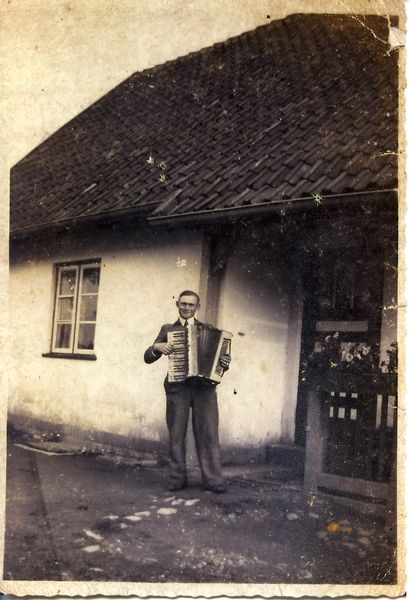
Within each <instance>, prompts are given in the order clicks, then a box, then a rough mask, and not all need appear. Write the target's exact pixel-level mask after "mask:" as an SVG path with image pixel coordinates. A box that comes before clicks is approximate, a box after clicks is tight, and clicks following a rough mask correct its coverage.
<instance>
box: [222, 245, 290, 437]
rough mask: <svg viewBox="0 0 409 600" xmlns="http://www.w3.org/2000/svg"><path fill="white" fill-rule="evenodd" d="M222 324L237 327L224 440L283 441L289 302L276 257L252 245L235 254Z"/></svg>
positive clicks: (225, 387)
mask: <svg viewBox="0 0 409 600" xmlns="http://www.w3.org/2000/svg"><path fill="white" fill-rule="evenodd" d="M221 296H222V297H221V310H220V313H219V321H218V327H220V328H223V329H226V330H228V331H230V332H232V333H233V336H234V337H233V341H232V357H233V360H232V364H231V367H230V370H229V371H228V372H227V373H226V374H225V375H224V379H223V381H222V383H221V385H220V386H219V390H218V395H219V410H220V437H221V443H222V445H223V444H226V443H227V444H232V445H244V446H249V447H262V446H264V445H265V444H266V443H269V442H274V441H279V440H280V436H281V421H282V412H283V405H284V402H285V389H286V349H287V337H288V320H289V303H288V296H287V293H286V292H285V291H284V290H283V286H282V273H281V272H280V267H279V266H278V265H276V264H274V259H273V258H271V257H270V258H269V259H268V260H267V261H266V260H263V259H262V258H261V259H260V260H257V248H256V247H254V248H252V249H251V251H250V248H249V246H248V245H246V246H244V247H243V248H241V249H239V250H238V251H237V252H236V253H235V254H234V256H232V257H231V258H230V259H229V262H228V268H227V273H226V277H225V280H224V282H223V285H222V291H221Z"/></svg>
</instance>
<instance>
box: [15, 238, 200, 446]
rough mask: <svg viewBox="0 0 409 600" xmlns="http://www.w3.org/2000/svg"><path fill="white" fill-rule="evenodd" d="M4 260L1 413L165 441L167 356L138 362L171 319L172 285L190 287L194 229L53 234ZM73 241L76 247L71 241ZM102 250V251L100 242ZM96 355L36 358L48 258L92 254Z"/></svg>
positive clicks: (44, 344) (196, 257)
mask: <svg viewBox="0 0 409 600" xmlns="http://www.w3.org/2000/svg"><path fill="white" fill-rule="evenodd" d="M52 246H53V250H52V255H51V256H47V253H46V251H45V250H44V251H43V250H39V249H36V250H34V249H33V250H32V251H30V250H28V251H27V256H30V257H31V258H27V259H26V260H21V259H20V260H19V264H16V262H15V261H12V262H11V270H10V299H11V302H10V333H11V336H12V339H13V340H14V341H13V343H12V344H11V357H10V369H9V374H10V376H9V377H10V398H9V411H10V412H11V413H14V414H20V415H27V416H32V417H35V418H36V419H41V420H46V421H50V422H52V423H64V424H68V425H71V426H72V427H74V428H75V427H79V428H81V429H88V430H90V431H106V432H112V433H115V434H120V435H126V436H132V437H136V438H143V439H148V440H163V439H166V430H165V397H164V391H163V379H164V377H165V374H166V370H167V369H166V368H167V364H166V360H165V359H164V358H162V359H161V360H160V361H158V362H157V363H154V364H153V365H146V364H145V363H144V361H143V353H144V351H145V349H146V348H147V347H148V346H149V345H150V344H151V343H152V342H153V340H154V338H155V337H156V335H157V333H158V332H159V329H160V326H161V325H162V324H163V323H165V322H173V321H174V320H175V319H176V318H177V310H176V306H175V301H176V299H177V296H178V294H179V292H180V291H182V290H183V289H186V288H189V289H190V288H192V289H194V290H195V289H198V286H199V279H200V255H201V247H202V240H201V236H200V235H199V234H196V233H192V232H179V233H177V234H176V233H174V234H167V235H165V234H162V233H161V234H158V233H155V234H151V233H149V234H146V235H145V236H142V235H141V234H140V233H139V234H138V235H135V234H129V235H128V236H124V235H118V236H115V235H108V236H107V235H106V234H105V235H104V236H103V238H102V237H101V239H100V240H99V241H98V239H97V238H96V237H95V234H93V235H90V237H89V239H87V237H86V236H85V237H83V238H82V240H81V245H79V243H78V242H76V241H75V240H74V239H71V238H68V237H67V238H60V239H59V240H58V241H56V243H55V244H53V245H52ZM80 246H81V247H80ZM101 247H103V251H102V252H101V250H100V248H101ZM98 257H100V258H101V259H102V262H101V281H100V293H99V299H98V315H97V328H96V339H95V354H96V355H97V361H95V362H93V361H81V360H70V359H60V358H58V359H57V358H44V357H42V354H43V353H46V352H49V351H50V339H51V326H52V314H53V302H54V285H55V284H54V280H53V264H54V263H56V262H61V261H63V260H67V261H68V260H77V259H88V258H98Z"/></svg>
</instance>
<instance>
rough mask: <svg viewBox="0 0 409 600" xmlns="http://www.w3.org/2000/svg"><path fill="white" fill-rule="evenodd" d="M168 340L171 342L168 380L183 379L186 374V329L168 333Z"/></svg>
mask: <svg viewBox="0 0 409 600" xmlns="http://www.w3.org/2000/svg"><path fill="white" fill-rule="evenodd" d="M168 341H169V342H171V343H172V344H173V352H172V354H170V355H169V372H168V379H169V381H170V382H175V381H184V380H185V379H186V375H187V368H188V364H187V352H186V329H180V330H178V331H171V332H169V333H168Z"/></svg>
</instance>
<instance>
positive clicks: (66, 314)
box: [58, 298, 74, 321]
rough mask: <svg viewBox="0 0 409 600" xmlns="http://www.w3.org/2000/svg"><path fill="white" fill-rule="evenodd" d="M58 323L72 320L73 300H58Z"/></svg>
mask: <svg viewBox="0 0 409 600" xmlns="http://www.w3.org/2000/svg"><path fill="white" fill-rule="evenodd" d="M58 302H59V311H58V320H59V321H71V320H72V309H73V308H74V298H60V299H59V301H58Z"/></svg>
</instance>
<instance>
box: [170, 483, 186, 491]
mask: <svg viewBox="0 0 409 600" xmlns="http://www.w3.org/2000/svg"><path fill="white" fill-rule="evenodd" d="M186 485H187V484H186V483H177V482H175V483H171V484H170V485H169V488H168V489H169V491H170V492H179V491H180V490H183V489H184V488H185V487H186Z"/></svg>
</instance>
